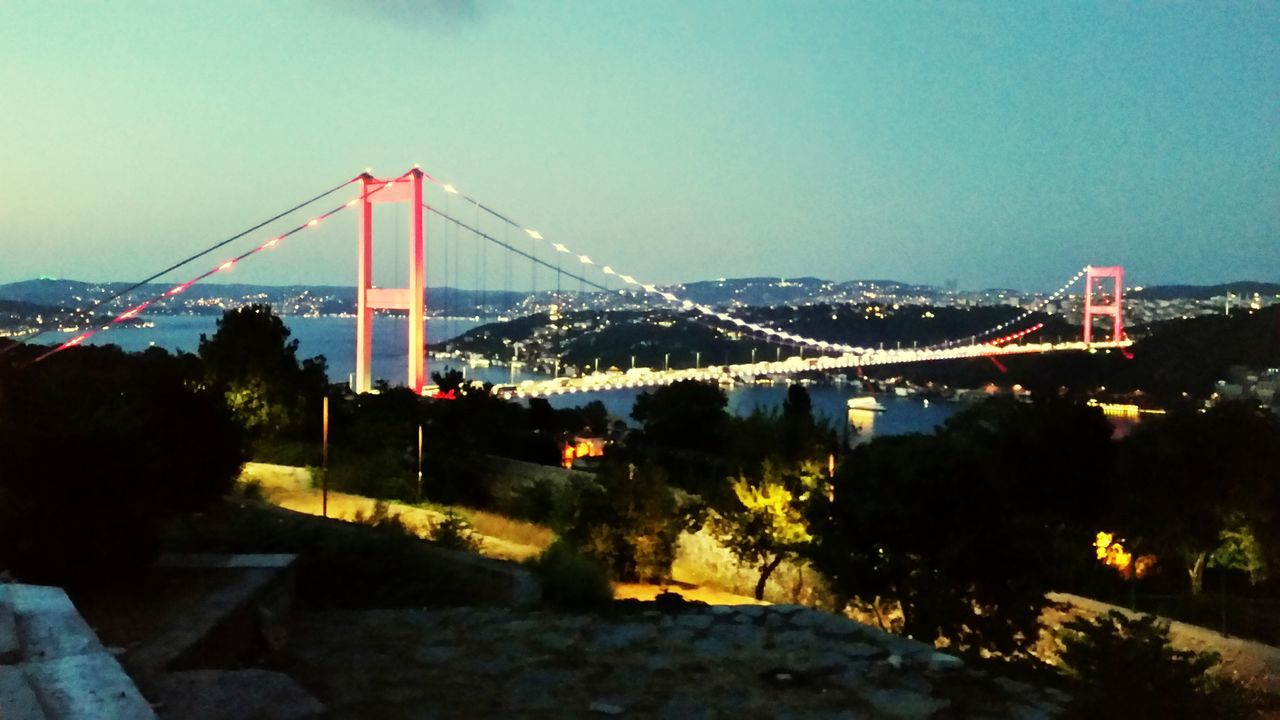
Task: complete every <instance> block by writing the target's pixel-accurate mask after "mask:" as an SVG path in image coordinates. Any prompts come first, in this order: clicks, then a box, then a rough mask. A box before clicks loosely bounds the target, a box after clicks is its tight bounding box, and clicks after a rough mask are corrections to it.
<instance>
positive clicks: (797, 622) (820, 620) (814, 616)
mask: <svg viewBox="0 0 1280 720" xmlns="http://www.w3.org/2000/svg"><path fill="white" fill-rule="evenodd" d="M826 616H827V614H826V613H824V612H818V611H817V610H805V611H804V612H797V613H792V615H791V627H797V628H812V627H818V626H820V625H825V624H826V621H827V617H826Z"/></svg>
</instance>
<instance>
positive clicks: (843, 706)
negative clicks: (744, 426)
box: [282, 604, 1068, 720]
mask: <svg viewBox="0 0 1280 720" xmlns="http://www.w3.org/2000/svg"><path fill="white" fill-rule="evenodd" d="M633 607H636V608H643V607H652V605H647V606H646V605H641V604H636V605H635V606H633ZM282 662H283V665H284V668H283V669H285V670H286V671H287V672H288V673H289V674H290V675H292V676H293V677H294V678H296V679H297V680H298V681H299V682H301V683H302V684H303V685H304V686H306V687H307V688H308V689H309V690H310V691H311V692H312V693H314V694H315V695H317V697H319V698H320V699H321V701H323V702H324V703H325V705H326V706H327V707H328V709H329V712H330V717H332V718H335V719H336V718H367V717H378V718H386V719H388V720H394V719H397V718H399V719H407V718H481V717H522V718H573V717H584V718H592V717H595V718H599V717H609V716H617V717H631V718H673V719H674V718H681V719H689V718H693V719H696V718H708V719H713V718H734V719H735V720H736V719H738V718H843V719H854V718H869V719H878V718H898V719H914V718H920V719H923V718H937V719H941V718H1014V717H1017V718H1026V719H1028V720H1029V719H1032V718H1052V717H1056V716H1057V715H1058V714H1059V713H1060V712H1061V709H1062V705H1063V703H1065V702H1066V701H1067V699H1068V698H1066V696H1064V695H1062V694H1061V693H1057V692H1056V691H1053V690H1041V689H1037V688H1033V687H1032V686H1030V685H1026V684H1023V683H1019V682H1015V681H1012V680H1008V679H1005V678H997V677H993V676H991V675H989V674H988V673H987V672H985V671H982V670H972V669H970V668H967V667H966V666H965V665H964V663H962V662H961V661H960V660H959V659H957V658H955V657H953V656H950V655H945V654H942V653H937V652H935V651H934V650H933V648H932V647H930V646H927V645H924V644H922V643H917V642H914V641H911V640H907V639H904V638H901V637H897V636H892V635H888V634H885V633H882V632H880V631H878V630H876V629H874V628H870V627H867V626H864V625H860V624H858V623H854V622H852V621H849V620H845V619H843V618H840V617H837V616H834V615H828V614H826V613H821V612H816V611H813V610H809V609H806V608H802V607H799V606H787V605H774V606H759V605H744V606H714V607H706V606H695V607H694V608H693V609H688V610H685V611H683V612H673V613H663V612H658V611H656V610H640V609H637V610H635V611H634V612H623V613H620V614H616V615H610V616H607V617H601V616H593V615H569V614H558V613H550V612H541V611H513V610H503V609H477V608H450V609H439V610H436V609H430V610H379V611H365V612H356V613H351V612H335V613H315V614H304V615H301V616H299V617H298V618H297V621H296V622H295V626H294V628H293V634H292V638H291V642H290V645H289V648H288V650H287V653H286V657H285V658H284V659H283V661H282Z"/></svg>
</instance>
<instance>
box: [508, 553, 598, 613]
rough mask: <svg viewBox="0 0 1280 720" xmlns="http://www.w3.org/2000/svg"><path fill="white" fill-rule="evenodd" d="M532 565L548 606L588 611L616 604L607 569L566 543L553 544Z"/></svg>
mask: <svg viewBox="0 0 1280 720" xmlns="http://www.w3.org/2000/svg"><path fill="white" fill-rule="evenodd" d="M528 565H529V568H530V569H531V570H533V572H534V574H535V575H537V576H538V579H539V580H541V581H542V599H543V601H544V602H546V603H547V604H548V605H551V606H554V607H558V608H563V609H566V610H588V609H593V608H599V607H602V606H604V605H607V604H608V603H609V602H611V601H612V600H613V585H612V584H611V583H610V582H609V574H608V573H607V572H605V569H604V567H603V566H602V565H600V563H598V562H596V561H595V560H592V559H591V558H588V557H586V556H585V555H583V554H581V553H579V552H578V551H577V550H575V549H574V547H573V546H572V545H571V544H569V543H568V542H565V541H564V540H557V541H556V542H554V543H552V545H551V547H549V548H547V549H546V550H545V551H543V553H542V554H541V555H539V556H538V557H536V558H534V559H533V560H530V561H529V563H528Z"/></svg>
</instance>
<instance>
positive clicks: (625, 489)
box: [565, 461, 687, 581]
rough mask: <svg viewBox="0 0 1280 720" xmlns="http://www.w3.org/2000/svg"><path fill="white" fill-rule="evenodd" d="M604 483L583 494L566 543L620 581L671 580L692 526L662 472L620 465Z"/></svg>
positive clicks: (604, 474)
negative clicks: (679, 546)
mask: <svg viewBox="0 0 1280 720" xmlns="http://www.w3.org/2000/svg"><path fill="white" fill-rule="evenodd" d="M599 482H600V486H601V489H600V490H597V491H594V492H586V493H584V494H583V496H582V498H581V503H580V504H579V508H578V512H577V516H576V517H575V518H574V520H573V522H572V523H570V527H568V528H567V531H566V533H565V537H566V539H567V540H569V541H570V542H571V543H573V544H574V546H576V547H577V548H578V550H579V551H580V552H582V553H583V554H585V555H587V556H588V557H590V558H593V559H594V560H596V561H598V562H600V563H601V564H603V565H604V566H605V567H606V568H608V570H609V572H610V574H611V575H612V576H613V577H615V578H617V579H619V580H622V581H635V580H641V581H650V580H652V581H663V580H666V579H667V578H668V577H669V576H670V575H671V563H672V562H674V561H675V557H676V540H677V538H678V537H679V535H680V531H681V530H683V529H685V526H686V524H687V522H686V519H685V517H684V514H683V513H682V512H680V509H679V507H678V506H677V503H676V499H675V496H674V495H673V494H672V492H671V488H670V487H668V486H667V483H666V476H665V474H664V473H663V471H662V470H661V468H659V467H657V466H656V465H644V466H641V467H638V468H637V467H636V466H634V465H630V464H626V463H622V462H617V461H614V462H611V463H609V464H606V465H605V466H604V467H603V468H601V473H600V475H599Z"/></svg>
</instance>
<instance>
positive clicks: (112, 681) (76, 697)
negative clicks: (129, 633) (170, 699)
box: [5, 651, 156, 720]
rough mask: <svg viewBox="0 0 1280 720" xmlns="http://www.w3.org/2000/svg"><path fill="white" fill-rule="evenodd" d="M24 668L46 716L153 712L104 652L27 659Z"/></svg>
mask: <svg viewBox="0 0 1280 720" xmlns="http://www.w3.org/2000/svg"><path fill="white" fill-rule="evenodd" d="M26 669H27V679H28V681H29V682H30V684H31V687H32V688H33V689H34V690H35V693H36V696H37V697H38V698H39V699H40V704H41V705H43V706H44V710H45V712H46V714H47V715H48V716H49V718H52V719H56V720H154V718H155V716H156V714H155V711H154V710H153V709H152V708H151V704H150V703H148V702H147V700H146V698H144V697H142V693H140V692H138V688H137V686H136V685H134V684H133V680H132V679H130V678H129V676H128V675H126V674H125V673H124V669H123V668H121V667H120V663H118V662H116V659H115V658H113V657H111V656H110V655H109V654H107V653H105V652H101V651H99V652H91V653H88V654H85V655H70V656H65V657H59V658H54V659H52V660H44V661H40V662H30V663H27V664H26ZM5 720H8V718H5Z"/></svg>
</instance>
